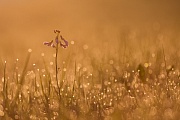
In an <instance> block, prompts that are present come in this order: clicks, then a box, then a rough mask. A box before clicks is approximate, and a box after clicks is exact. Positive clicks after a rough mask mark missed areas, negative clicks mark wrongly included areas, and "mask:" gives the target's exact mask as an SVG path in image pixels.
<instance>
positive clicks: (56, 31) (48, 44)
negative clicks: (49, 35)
mask: <svg viewBox="0 0 180 120" xmlns="http://www.w3.org/2000/svg"><path fill="white" fill-rule="evenodd" d="M54 33H56V34H57V35H56V37H55V44H54V43H53V40H51V41H50V42H44V43H43V44H44V45H47V46H50V47H53V48H56V46H58V44H60V46H61V47H63V48H67V47H68V41H67V40H65V39H64V38H63V37H62V35H60V37H61V40H62V41H63V42H64V43H62V42H61V41H60V40H59V34H60V31H59V30H54Z"/></svg>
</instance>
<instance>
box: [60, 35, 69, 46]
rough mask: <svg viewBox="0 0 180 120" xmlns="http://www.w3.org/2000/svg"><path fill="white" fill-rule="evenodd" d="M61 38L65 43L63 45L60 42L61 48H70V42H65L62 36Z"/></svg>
mask: <svg viewBox="0 0 180 120" xmlns="http://www.w3.org/2000/svg"><path fill="white" fill-rule="evenodd" d="M60 37H61V40H63V42H64V44H63V43H62V42H61V41H60V45H61V47H63V48H67V47H68V41H67V40H65V39H64V38H63V37H62V36H60Z"/></svg>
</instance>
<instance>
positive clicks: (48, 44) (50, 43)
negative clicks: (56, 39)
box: [43, 40, 56, 48]
mask: <svg viewBox="0 0 180 120" xmlns="http://www.w3.org/2000/svg"><path fill="white" fill-rule="evenodd" d="M43 44H44V45H47V46H51V47H53V48H54V47H56V46H55V45H54V43H53V40H51V41H50V42H44V43H43Z"/></svg>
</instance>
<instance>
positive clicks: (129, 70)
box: [0, 30, 180, 120]
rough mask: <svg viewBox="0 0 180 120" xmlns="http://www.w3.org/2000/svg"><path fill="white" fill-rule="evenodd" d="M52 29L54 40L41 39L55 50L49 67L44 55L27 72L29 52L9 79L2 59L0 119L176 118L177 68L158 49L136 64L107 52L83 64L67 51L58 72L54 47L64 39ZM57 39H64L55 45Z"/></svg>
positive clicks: (178, 96)
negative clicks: (23, 62) (105, 58)
mask: <svg viewBox="0 0 180 120" xmlns="http://www.w3.org/2000/svg"><path fill="white" fill-rule="evenodd" d="M55 34H56V38H55V43H53V41H51V42H45V43H44V44H45V45H47V46H51V47H53V48H55V52H56V54H57V55H56V56H55V61H54V63H55V64H54V66H53V65H52V64H51V66H48V64H46V61H45V59H44V58H43V61H42V63H40V64H44V65H40V66H43V68H38V67H39V66H38V64H37V66H35V65H34V64H33V68H32V69H33V70H30V71H27V70H28V66H29V65H28V64H29V59H30V55H31V53H28V56H27V59H26V61H25V65H24V68H23V70H22V73H21V74H20V75H19V73H20V70H19V69H15V70H14V69H13V71H14V74H13V75H14V77H13V79H11V77H10V75H11V73H10V72H9V71H8V69H9V68H8V67H7V66H8V65H9V62H8V64H7V63H3V64H4V65H3V66H4V67H3V70H2V82H0V86H1V88H2V89H1V91H0V98H2V99H0V119H2V120H16V119H19V120H52V119H54V120H67V119H70V120H90V119H94V120H98V119H100V120H104V119H113V120H119V119H120V120H128V119H134V120H142V119H146V120H160V119H173V120H178V119H179V117H180V116H179V110H180V82H179V79H180V70H179V67H177V66H174V67H173V62H172V61H170V59H167V60H166V65H165V64H164V62H165V61H164V56H165V54H164V52H163V51H162V48H161V49H160V51H161V52H160V53H158V54H160V56H155V55H154V53H153V56H152V57H148V59H146V61H145V62H141V63H139V64H141V66H140V67H138V64H137V63H136V65H134V63H135V62H134V60H133V58H132V57H133V56H132V55H130V56H129V57H131V59H129V60H128V61H127V60H124V63H123V64H120V63H119V58H117V60H116V59H115V58H108V57H107V60H103V58H102V59H99V61H98V60H97V61H96V58H94V59H90V63H89V64H88V65H87V66H86V65H85V64H83V63H81V62H82V61H78V60H77V59H76V60H75V61H73V59H74V58H73V57H71V54H70V55H68V57H67V58H65V60H64V62H63V65H62V67H60V68H62V69H61V70H62V71H57V69H56V68H59V64H60V63H58V62H59V61H60V60H59V59H58V51H57V49H58V50H60V48H61V47H63V48H64V47H66V45H67V44H66V42H64V41H63V40H64V38H61V37H60V40H59V36H60V31H57V30H56V31H55ZM57 35H58V37H57ZM60 41H61V42H64V44H62V43H61V44H60ZM57 44H58V45H57ZM57 46H59V47H58V48H57ZM29 52H31V50H30V51H29ZM144 54H145V53H144ZM149 54H150V53H148V55H149ZM163 54H164V56H163ZM86 55H87V54H86ZM166 55H167V54H166ZM91 56H93V55H91ZM126 56H128V54H127V55H126ZM122 57H124V56H122ZM92 58H93V57H92ZM62 59H63V58H62ZM70 59H71V61H70ZM97 59H98V58H97ZM56 60H57V62H56ZM109 61H110V62H109ZM168 63H170V64H168ZM80 64H81V65H80ZM6 65H7V66H6ZM18 65H19V64H16V65H15V68H16V67H19V66H18ZM52 67H53V68H52ZM7 68H8V69H7ZM89 68H90V69H91V70H89ZM167 68H168V71H167ZM52 69H53V71H52ZM64 69H65V70H64ZM157 69H158V70H157ZM63 70H64V71H63ZM167 72H168V74H167ZM166 74H167V76H166ZM167 77H168V92H169V94H170V96H169V97H167ZM58 87H59V88H58Z"/></svg>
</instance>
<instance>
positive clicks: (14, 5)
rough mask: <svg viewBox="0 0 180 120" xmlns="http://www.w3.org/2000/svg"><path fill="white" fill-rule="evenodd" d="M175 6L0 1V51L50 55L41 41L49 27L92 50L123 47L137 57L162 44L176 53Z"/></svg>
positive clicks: (113, 0) (159, 1)
mask: <svg viewBox="0 0 180 120" xmlns="http://www.w3.org/2000/svg"><path fill="white" fill-rule="evenodd" d="M179 6H180V1H179V0H173V1H171V0H151V1H148V0H38V1H37V0H26V1H25V0H0V56H1V58H3V59H4V58H5V59H7V58H13V59H15V58H21V57H24V56H25V55H26V53H27V50H28V49H29V48H31V49H32V50H33V52H34V53H33V56H34V58H36V59H37V56H40V55H41V53H42V52H44V53H46V54H50V55H51V54H53V53H54V51H53V49H51V48H48V47H46V46H44V45H43V44H42V43H43V42H44V41H50V40H52V39H54V37H55V34H54V33H53V30H54V29H59V30H60V31H61V34H62V35H63V36H64V37H65V38H66V39H67V40H68V41H74V42H75V45H77V47H79V48H81V47H82V48H83V47H85V48H86V47H88V50H89V51H91V52H94V53H96V52H97V51H98V50H101V49H102V48H108V49H107V51H108V52H110V54H115V53H116V52H122V51H124V49H128V50H129V51H132V52H133V54H135V55H137V56H138V55H139V54H140V53H141V52H142V51H146V50H147V51H149V50H150V51H154V50H156V49H157V48H161V46H162V44H163V45H164V47H165V50H166V52H170V51H171V52H175V51H177V50H178V48H179V47H180V43H179V40H180V13H179V12H180V7H179ZM107 51H106V50H105V51H104V52H107ZM99 52H100V53H101V51H99Z"/></svg>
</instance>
